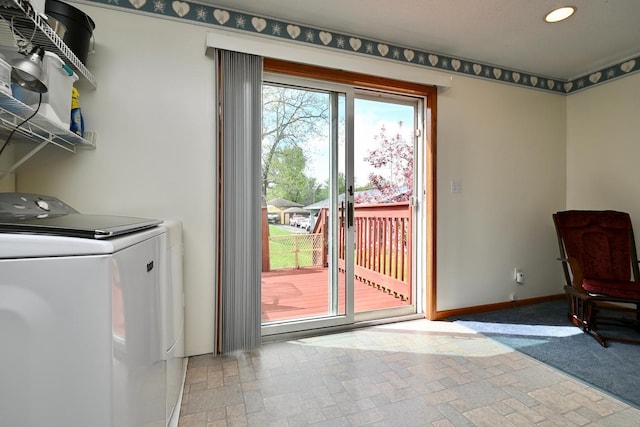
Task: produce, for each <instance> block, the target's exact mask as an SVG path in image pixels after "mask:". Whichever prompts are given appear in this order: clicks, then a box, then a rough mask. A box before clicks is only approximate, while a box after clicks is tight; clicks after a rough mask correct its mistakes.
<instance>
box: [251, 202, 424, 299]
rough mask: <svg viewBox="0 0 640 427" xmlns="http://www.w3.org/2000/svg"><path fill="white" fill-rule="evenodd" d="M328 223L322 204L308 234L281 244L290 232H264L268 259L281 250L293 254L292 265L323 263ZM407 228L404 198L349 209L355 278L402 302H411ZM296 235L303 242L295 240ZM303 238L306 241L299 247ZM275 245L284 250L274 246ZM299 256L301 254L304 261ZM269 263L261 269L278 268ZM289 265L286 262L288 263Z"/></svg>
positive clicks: (342, 266)
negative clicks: (276, 234)
mask: <svg viewBox="0 0 640 427" xmlns="http://www.w3.org/2000/svg"><path fill="white" fill-rule="evenodd" d="M342 213H343V212H342V210H340V211H339V223H340V227H339V233H340V235H339V239H338V240H339V241H340V242H341V243H340V247H339V249H338V250H339V252H338V258H339V259H338V268H339V269H340V270H341V271H343V272H344V270H345V261H344V259H345V258H344V255H345V250H346V248H345V247H344V227H343V225H344V221H343V218H342ZM327 226H328V221H327V208H323V209H321V210H320V212H319V214H318V218H317V220H316V223H315V225H314V228H313V230H311V233H310V234H308V235H300V236H296V237H295V238H294V239H293V244H286V245H285V242H288V240H290V239H291V238H292V237H291V236H286V237H282V238H280V237H276V236H269V237H267V238H266V240H267V250H269V249H271V256H272V257H273V256H275V255H279V254H285V253H291V254H293V257H294V259H293V260H292V262H293V264H292V265H291V266H295V267H296V268H300V267H302V266H306V265H316V266H326V265H327V263H328V259H327V257H328V227H327ZM412 227H413V221H412V209H411V206H410V205H409V203H407V202H402V203H386V204H371V205H356V207H355V209H354V228H355V236H354V237H355V242H354V243H355V248H354V275H355V278H356V280H359V281H361V282H362V283H366V284H367V285H369V286H372V287H375V288H377V289H379V290H381V291H382V292H386V293H388V294H390V295H393V296H395V297H396V298H400V299H401V300H402V301H411V280H412V277H411V271H412V268H411V267H412V266H411V259H412V251H413V247H412V232H413V229H412ZM299 239H303V240H300V241H299ZM309 239H312V240H309ZM307 240H308V242H307ZM302 241H304V242H305V244H304V245H302ZM308 243H311V244H308ZM279 246H283V248H282V249H279ZM284 246H288V248H284ZM263 248H264V246H263ZM299 256H303V257H304V261H303V260H302V259H301V258H300V257H299ZM267 262H268V259H267ZM270 264H272V265H270V268H269V263H268V264H267V269H265V270H263V271H268V270H269V269H278V268H282V267H283V266H280V265H273V264H274V260H273V259H272V260H271V262H270ZM289 264H291V262H289V263H287V265H289Z"/></svg>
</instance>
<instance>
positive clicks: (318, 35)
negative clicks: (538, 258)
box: [86, 0, 640, 94]
mask: <svg viewBox="0 0 640 427" xmlns="http://www.w3.org/2000/svg"><path fill="white" fill-rule="evenodd" d="M86 1H88V2H89V3H96V4H98V5H99V4H102V5H108V6H109V7H110V8H114V7H115V8H122V9H129V11H133V12H137V13H145V14H147V15H148V14H153V15H156V16H158V17H166V18H171V19H179V20H186V21H196V22H197V23H198V25H203V24H205V25H210V26H212V27H224V28H232V29H234V30H238V31H244V32H249V33H253V34H254V35H258V36H260V37H275V38H278V39H285V40H289V41H296V42H303V43H308V44H312V45H315V46H319V47H323V48H326V49H337V50H340V51H342V52H347V53H352V54H357V55H368V56H374V57H378V58H384V59H385V60H390V61H399V62H405V63H411V64H413V65H419V66H423V67H426V68H431V69H436V70H438V71H445V72H451V73H457V74H463V75H467V76H469V77H474V78H482V79H489V80H495V81H498V82H501V83H507V84H512V85H516V86H522V87H527V88H532V89H537V90H542V91H546V92H553V93H559V94H571V93H573V92H576V91H579V90H582V89H585V88H587V87H590V86H594V85H599V84H603V83H605V82H608V81H610V80H613V79H617V78H620V77H624V76H626V75H629V74H632V73H635V72H638V71H640V55H639V56H637V57H635V58H631V59H626V60H625V61H623V62H621V63H619V64H615V65H613V66H610V67H607V68H604V69H601V70H595V71H592V72H590V73H588V74H585V75H584V76H581V77H577V78H575V79H572V80H568V81H564V80H558V79H553V78H548V77H543V76H538V75H534V74H529V73H525V72H522V71H517V70H510V69H508V68H504V67H498V66H495V65H489V64H484V63H482V62H478V61H473V60H466V59H462V58H455V57H450V56H447V55H443V54H440V53H434V52H427V51H420V50H417V49H415V48H409V47H406V46H398V45H393V44H390V43H385V42H380V41H374V40H367V39H365V38H362V37H359V36H357V35H354V34H341V33H337V32H333V31H329V30H327V29H316V28H311V27H307V26H300V25H298V24H293V23H290V22H285V21H280V20H277V19H272V18H267V17H263V16H258V15H254V14H252V13H249V12H241V11H236V10H231V9H227V8H221V7H217V6H213V5H211V6H208V5H203V4H200V3H192V2H189V1H186V0H153V1H147V0H127V1H123V2H121V1H119V0H86Z"/></svg>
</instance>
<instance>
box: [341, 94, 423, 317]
mask: <svg viewBox="0 0 640 427" xmlns="http://www.w3.org/2000/svg"><path fill="white" fill-rule="evenodd" d="M418 106H419V102H418V100H412V99H411V98H409V97H401V98H398V97H393V96H391V95H389V96H384V95H381V94H375V95H373V94H371V95H368V94H361V95H359V96H357V97H356V99H355V113H354V117H355V123H354V128H355V136H354V168H353V170H354V183H355V192H354V201H355V212H354V233H355V237H354V239H355V251H354V292H355V296H354V300H355V312H356V313H363V312H371V311H376V310H382V309H393V308H407V309H409V311H410V312H411V311H412V312H415V308H414V293H415V291H414V283H413V282H414V281H413V278H412V272H413V267H412V258H413V250H412V249H413V234H414V233H413V230H414V229H413V227H414V224H413V217H414V215H413V210H414V205H415V203H414V201H415V198H414V195H415V194H416V192H415V190H414V186H415V182H416V174H415V169H416V168H415V166H416V161H415V153H416V135H417V132H416V130H417V129H418V127H419V126H418V123H419V122H418V118H417V116H418V111H419V110H418ZM373 317H377V316H373Z"/></svg>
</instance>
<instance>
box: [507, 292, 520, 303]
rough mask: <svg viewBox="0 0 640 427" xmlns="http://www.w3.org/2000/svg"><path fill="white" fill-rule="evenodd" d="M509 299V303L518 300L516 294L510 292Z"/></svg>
mask: <svg viewBox="0 0 640 427" xmlns="http://www.w3.org/2000/svg"><path fill="white" fill-rule="evenodd" d="M509 299H510V300H511V301H515V300H516V299H518V296H517V295H516V293H515V292H511V293H510V294H509Z"/></svg>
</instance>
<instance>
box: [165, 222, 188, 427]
mask: <svg viewBox="0 0 640 427" xmlns="http://www.w3.org/2000/svg"><path fill="white" fill-rule="evenodd" d="M160 226H161V227H163V228H164V229H165V230H166V233H165V235H164V236H163V237H164V244H163V254H162V257H163V258H162V259H163V262H162V264H163V268H162V270H161V276H160V279H161V280H160V282H161V286H160V313H161V316H160V317H161V325H162V345H163V350H164V355H165V359H166V372H167V376H166V377H167V383H166V384H167V385H166V391H167V402H166V425H167V426H172V427H173V426H177V425H178V418H179V415H180V402H181V396H182V387H183V384H184V379H185V374H186V370H187V358H185V355H184V286H183V267H182V264H183V243H182V223H181V222H179V221H171V220H167V221H164V222H163V223H162V224H161V225H160Z"/></svg>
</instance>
